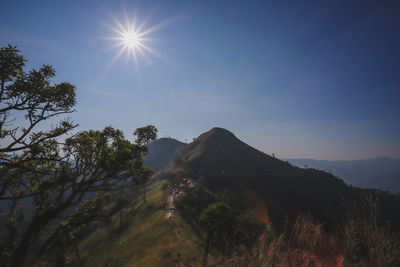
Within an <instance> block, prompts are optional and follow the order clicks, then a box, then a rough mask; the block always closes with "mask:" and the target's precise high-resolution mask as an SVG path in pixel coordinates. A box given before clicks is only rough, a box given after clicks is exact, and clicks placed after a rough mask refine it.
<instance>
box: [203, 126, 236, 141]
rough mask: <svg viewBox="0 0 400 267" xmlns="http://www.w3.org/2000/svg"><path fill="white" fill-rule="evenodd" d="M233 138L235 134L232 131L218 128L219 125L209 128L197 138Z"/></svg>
mask: <svg viewBox="0 0 400 267" xmlns="http://www.w3.org/2000/svg"><path fill="white" fill-rule="evenodd" d="M227 137H230V138H232V137H233V138H235V139H236V137H235V135H234V134H233V133H231V132H230V131H228V130H226V129H224V128H220V127H214V128H212V129H211V130H209V131H207V132H205V133H203V134H201V135H200V136H199V137H198V139H199V140H204V139H209V138H218V139H219V138H224V139H225V138H227Z"/></svg>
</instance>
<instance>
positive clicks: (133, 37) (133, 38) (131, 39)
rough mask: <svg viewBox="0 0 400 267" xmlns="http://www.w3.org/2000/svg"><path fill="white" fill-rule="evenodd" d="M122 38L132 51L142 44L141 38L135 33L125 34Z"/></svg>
mask: <svg viewBox="0 0 400 267" xmlns="http://www.w3.org/2000/svg"><path fill="white" fill-rule="evenodd" d="M122 38H123V42H124V44H125V46H127V47H129V48H130V49H135V48H136V47H137V46H138V45H139V43H140V38H139V37H138V35H137V34H136V32H134V31H130V32H126V33H124V34H123V36H122Z"/></svg>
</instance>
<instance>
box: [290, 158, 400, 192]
mask: <svg viewBox="0 0 400 267" xmlns="http://www.w3.org/2000/svg"><path fill="white" fill-rule="evenodd" d="M284 160H287V161H288V162H289V163H291V164H293V165H295V166H298V167H301V168H305V167H307V168H314V169H320V170H323V171H326V172H330V173H332V174H333V175H335V176H338V177H339V178H341V179H343V180H344V181H345V182H346V183H347V184H348V185H353V186H358V187H363V188H377V189H381V190H388V191H390V192H391V193H399V192H400V160H398V159H391V158H373V159H363V160H338V161H329V160H314V159H284Z"/></svg>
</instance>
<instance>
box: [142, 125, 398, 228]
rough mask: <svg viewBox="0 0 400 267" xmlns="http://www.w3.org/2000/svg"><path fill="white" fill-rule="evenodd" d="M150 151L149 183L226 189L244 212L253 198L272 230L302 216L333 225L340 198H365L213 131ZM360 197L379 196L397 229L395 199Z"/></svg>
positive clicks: (327, 176) (323, 174)
mask: <svg viewBox="0 0 400 267" xmlns="http://www.w3.org/2000/svg"><path fill="white" fill-rule="evenodd" d="M149 151H150V152H149V154H148V156H147V157H146V161H147V163H148V164H149V166H153V168H155V170H156V171H158V172H157V173H156V174H155V175H154V177H153V179H155V180H159V179H165V178H168V177H190V178H193V179H196V180H197V181H199V182H200V183H202V184H203V185H204V186H206V187H207V188H209V189H210V190H212V191H213V192H215V193H217V194H219V193H221V194H222V192H223V191H224V190H226V189H228V190H229V191H231V192H233V196H234V197H235V198H236V200H239V202H240V203H242V204H243V205H244V206H245V208H248V209H252V207H250V206H251V205H252V204H251V203H252V201H250V200H249V199H246V198H247V197H246V196H256V198H253V197H252V198H253V199H259V200H261V201H262V202H263V203H261V204H260V203H257V206H260V205H264V206H265V207H266V211H267V213H268V214H267V215H264V217H265V216H267V217H268V220H269V221H270V222H272V224H273V225H275V227H276V228H277V230H281V229H279V227H283V225H284V223H283V222H284V221H285V220H286V219H288V220H289V221H292V220H293V219H295V218H296V217H297V214H298V213H301V212H309V213H311V214H313V216H314V217H316V218H317V219H319V220H320V221H323V222H326V223H327V224H331V223H332V225H333V224H334V221H335V220H337V219H338V217H339V216H340V214H341V212H342V208H343V206H342V205H343V198H357V197H359V196H360V194H362V193H363V192H364V191H363V190H362V189H358V188H353V187H350V186H347V185H346V184H345V182H344V181H343V180H341V179H339V178H337V177H335V176H334V175H332V174H330V173H328V172H326V171H323V170H317V169H314V168H306V169H305V168H299V167H296V166H294V165H292V164H290V163H289V162H286V161H282V160H280V159H277V158H274V157H272V156H269V155H267V154H265V153H263V152H261V151H259V150H257V149H255V148H253V147H251V146H249V145H247V144H245V143H244V142H242V141H240V140H239V139H238V138H236V137H235V135H234V134H232V133H231V132H229V131H227V130H225V129H222V128H213V129H211V130H210V131H208V132H205V133H203V134H201V135H200V136H199V137H198V138H196V139H194V141H193V142H192V143H190V144H187V145H185V144H184V143H181V142H179V141H176V140H174V139H172V138H168V139H164V138H162V139H160V140H158V141H155V142H153V143H152V144H150V145H149ZM310 166H311V165H310ZM365 192H370V193H373V194H375V195H376V196H378V195H379V198H380V199H381V203H382V206H383V208H382V209H381V211H382V218H383V219H384V220H386V219H390V220H391V221H392V223H393V224H394V225H398V224H400V217H399V214H398V212H397V209H398V207H400V198H399V197H396V196H394V195H388V194H384V193H380V192H376V191H365ZM258 202H259V201H258ZM248 203H250V204H248ZM246 205H247V206H246ZM249 205H250V206H249Z"/></svg>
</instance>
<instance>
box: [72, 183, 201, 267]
mask: <svg viewBox="0 0 400 267" xmlns="http://www.w3.org/2000/svg"><path fill="white" fill-rule="evenodd" d="M165 185H166V181H162V182H157V183H155V184H154V185H152V186H151V188H150V191H149V193H148V196H147V199H146V204H144V203H143V201H142V200H138V201H137V203H136V204H135V205H134V206H132V207H130V208H129V209H134V210H135V214H136V215H135V216H133V218H132V220H131V223H130V224H129V227H127V228H126V229H125V230H124V231H122V232H120V233H118V234H117V235H113V234H110V231H109V230H108V229H107V228H106V227H101V228H99V229H97V230H95V231H94V232H93V233H92V234H91V235H90V236H89V237H88V238H86V239H85V240H84V241H83V242H81V243H80V245H79V251H80V255H81V258H82V259H84V265H85V266H176V264H178V263H179V264H180V263H182V264H184V265H185V266H187V265H189V266H197V265H196V263H197V262H200V258H201V256H202V247H201V245H202V242H201V240H199V237H198V236H197V235H196V234H195V233H194V232H193V231H192V228H191V227H190V226H189V225H188V224H187V223H186V221H185V220H184V219H182V217H181V216H180V214H179V213H178V214H177V216H176V218H175V219H174V220H169V219H167V218H165V214H166V212H165V210H163V208H164V206H165V192H166V191H165V189H163V188H165ZM116 226H118V225H116ZM70 258H71V261H73V262H74V264H75V263H76V258H75V257H74V255H73V254H71V255H70ZM71 264H72V263H71Z"/></svg>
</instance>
